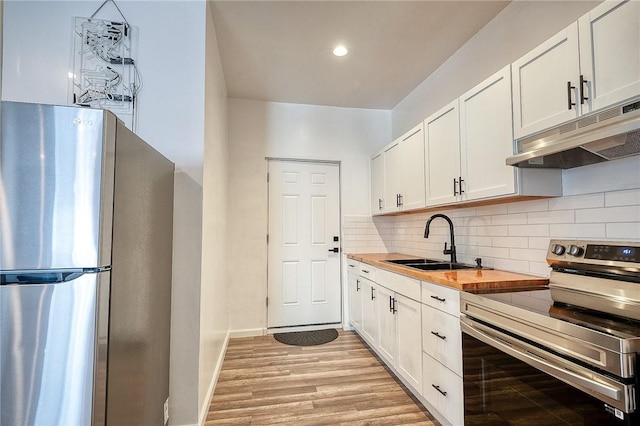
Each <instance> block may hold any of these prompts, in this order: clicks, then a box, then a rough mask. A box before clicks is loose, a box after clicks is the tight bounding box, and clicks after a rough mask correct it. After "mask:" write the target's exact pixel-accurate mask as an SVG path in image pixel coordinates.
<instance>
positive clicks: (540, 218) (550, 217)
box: [527, 210, 575, 224]
mask: <svg viewBox="0 0 640 426" xmlns="http://www.w3.org/2000/svg"><path fill="white" fill-rule="evenodd" d="M527 222H528V223H530V224H537V223H573V222H575V213H574V211H573V210H554V211H546V212H534V213H527Z"/></svg>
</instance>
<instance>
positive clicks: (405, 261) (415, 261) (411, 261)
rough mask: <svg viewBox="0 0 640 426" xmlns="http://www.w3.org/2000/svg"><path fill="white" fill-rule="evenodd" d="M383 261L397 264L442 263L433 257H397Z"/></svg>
mask: <svg viewBox="0 0 640 426" xmlns="http://www.w3.org/2000/svg"><path fill="white" fill-rule="evenodd" d="M385 262H389V263H395V264H397V265H425V264H433V263H443V262H442V260H434V259H397V260H385Z"/></svg>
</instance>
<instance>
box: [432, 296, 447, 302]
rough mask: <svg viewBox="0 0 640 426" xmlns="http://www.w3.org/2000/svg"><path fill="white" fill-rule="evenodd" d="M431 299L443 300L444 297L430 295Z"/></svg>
mask: <svg viewBox="0 0 640 426" xmlns="http://www.w3.org/2000/svg"><path fill="white" fill-rule="evenodd" d="M431 298H432V299H436V300H437V301H438V302H444V301H445V300H446V299H442V298H440V297H438V296H431Z"/></svg>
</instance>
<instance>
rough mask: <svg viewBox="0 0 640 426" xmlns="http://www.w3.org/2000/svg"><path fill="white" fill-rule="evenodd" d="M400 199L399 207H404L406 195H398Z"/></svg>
mask: <svg viewBox="0 0 640 426" xmlns="http://www.w3.org/2000/svg"><path fill="white" fill-rule="evenodd" d="M398 197H399V199H400V204H398V207H402V206H403V205H404V195H402V194H398Z"/></svg>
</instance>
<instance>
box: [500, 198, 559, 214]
mask: <svg viewBox="0 0 640 426" xmlns="http://www.w3.org/2000/svg"><path fill="white" fill-rule="evenodd" d="M507 206H508V207H507V210H508V211H509V213H527V212H540V211H547V210H549V200H546V199H544V200H530V201H521V202H519V203H510V204H507Z"/></svg>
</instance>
